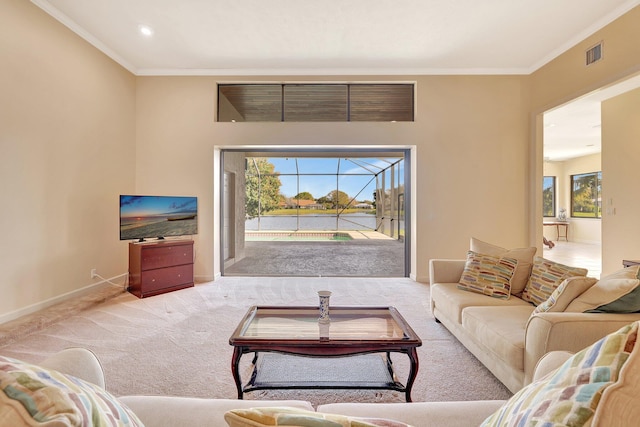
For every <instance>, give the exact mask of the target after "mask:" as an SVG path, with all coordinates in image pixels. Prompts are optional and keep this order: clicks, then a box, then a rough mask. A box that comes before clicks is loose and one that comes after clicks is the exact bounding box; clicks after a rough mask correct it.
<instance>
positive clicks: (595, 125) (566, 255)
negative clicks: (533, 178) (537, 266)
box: [543, 76, 640, 277]
mask: <svg viewBox="0 0 640 427" xmlns="http://www.w3.org/2000/svg"><path fill="white" fill-rule="evenodd" d="M639 86H640V77H638V76H635V77H632V78H629V79H627V80H625V81H622V82H619V83H617V84H614V85H612V86H609V87H607V88H603V89H600V90H597V91H594V92H593V93H590V94H588V95H586V96H584V97H581V98H579V99H576V100H573V101H571V102H569V103H567V104H564V105H562V106H560V107H558V108H555V109H553V110H550V111H547V112H545V113H544V116H543V160H544V162H543V180H544V182H545V184H543V212H544V213H543V221H544V222H547V223H548V222H553V221H557V220H558V219H559V218H560V219H562V217H564V216H566V218H567V225H566V226H565V228H564V230H563V231H564V233H558V231H557V228H556V227H543V233H544V236H545V237H546V238H547V239H549V240H552V241H553V242H554V243H555V246H554V247H553V248H549V247H546V246H545V247H543V250H544V257H545V258H548V259H551V260H554V261H557V262H560V263H565V264H569V265H580V266H584V267H585V268H588V270H589V275H590V276H594V277H599V276H600V274H601V271H602V269H603V266H602V238H603V235H602V233H603V228H602V219H603V216H604V215H606V214H607V211H609V210H611V206H609V205H608V204H606V203H603V200H605V199H604V198H603V196H602V184H601V182H604V183H605V184H604V185H606V182H607V178H606V176H604V177H603V175H604V174H603V173H602V169H603V168H602V160H601V154H602V150H603V149H606V148H605V147H603V144H602V124H601V117H602V114H601V106H602V102H603V101H605V100H608V99H610V98H613V97H616V96H618V95H621V94H623V93H626V92H629V91H631V90H634V89H636V88H637V87H639ZM605 191H606V189H605ZM609 193H611V189H610V190H609ZM551 194H552V196H551ZM585 195H589V197H586V196H585ZM565 233H567V234H568V236H567V234H565ZM563 234H564V235H565V236H566V237H563ZM558 240H559V241H558Z"/></svg>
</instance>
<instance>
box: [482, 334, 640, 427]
mask: <svg viewBox="0 0 640 427" xmlns="http://www.w3.org/2000/svg"><path fill="white" fill-rule="evenodd" d="M638 325H639V322H635V323H632V324H630V325H627V326H625V327H623V328H621V329H620V330H618V331H617V332H614V333H612V334H610V335H608V336H606V337H604V338H602V339H601V340H600V341H598V342H596V343H595V344H593V345H591V346H590V347H588V348H586V349H584V350H582V351H580V352H579V353H576V354H575V355H574V356H573V357H571V358H570V359H569V360H567V361H566V362H565V363H564V364H563V365H562V366H561V367H560V368H558V369H557V370H556V371H554V372H553V373H551V374H549V375H548V376H546V377H544V378H542V379H541V380H539V381H537V382H534V383H531V384H529V385H528V386H526V387H525V388H523V389H521V390H520V391H519V392H517V393H516V394H515V395H513V397H512V398H511V399H509V400H508V401H507V403H505V404H504V405H503V406H502V407H501V408H500V409H499V410H498V411H496V412H495V413H494V414H493V415H491V416H490V417H489V418H487V419H486V420H485V421H484V422H483V423H482V425H481V427H502V426H504V427H506V426H533V425H537V426H572V427H582V426H589V425H591V422H592V421H593V417H594V416H595V415H596V410H597V409H598V404H599V403H600V402H601V398H602V396H603V393H605V391H606V390H607V388H609V387H610V386H612V385H613V384H616V383H617V382H618V380H619V379H620V378H621V377H620V372H621V370H622V367H623V366H624V365H625V362H627V360H628V359H629V356H630V354H631V352H632V351H633V349H634V346H635V343H636V339H637V336H638ZM621 381H624V380H621ZM613 389H614V388H613V387H612V388H611V390H613ZM604 410H606V407H603V408H602V411H604ZM620 416H622V414H620ZM636 421H637V420H636ZM619 425H630V424H626V421H623V420H622V418H621V419H620V424H619Z"/></svg>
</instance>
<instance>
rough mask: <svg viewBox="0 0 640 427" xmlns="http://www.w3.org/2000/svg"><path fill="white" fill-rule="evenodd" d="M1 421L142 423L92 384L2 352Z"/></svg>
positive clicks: (0, 379)
mask: <svg viewBox="0 0 640 427" xmlns="http://www.w3.org/2000/svg"><path fill="white" fill-rule="evenodd" d="M0 424H2V425H7V426H20V425H73V426H81V425H87V426H89V425H96V426H97V425H100V426H105V427H106V426H119V427H125V426H142V425H143V424H142V422H141V421H140V420H139V419H138V417H137V416H136V415H135V414H134V413H133V412H131V411H130V410H129V409H128V408H127V407H126V406H124V405H123V404H121V403H120V402H118V400H117V399H116V398H115V397H114V396H112V395H111V394H109V393H107V392H106V391H105V390H104V389H102V388H100V387H98V386H96V385H94V384H91V383H88V382H85V381H83V380H80V379H78V378H75V377H72V376H70V375H65V374H62V373H60V372H58V371H55V370H52V369H45V368H42V367H39V366H36V365H32V364H30V363H25V362H21V361H19V360H15V359H11V358H8V357H2V356H0Z"/></svg>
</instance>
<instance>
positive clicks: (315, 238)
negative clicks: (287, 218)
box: [245, 231, 353, 242]
mask: <svg viewBox="0 0 640 427" xmlns="http://www.w3.org/2000/svg"><path fill="white" fill-rule="evenodd" d="M245 240H246V241H248V242H274V241H286V242H296V241H297V242H324V241H338V242H339V241H348V240H353V239H352V237H351V236H350V235H349V234H348V233H339V232H338V233H336V232H317V231H315V232H296V233H290V232H282V233H278V232H247V233H246V234H245Z"/></svg>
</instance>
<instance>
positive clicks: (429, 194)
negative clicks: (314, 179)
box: [136, 76, 529, 280]
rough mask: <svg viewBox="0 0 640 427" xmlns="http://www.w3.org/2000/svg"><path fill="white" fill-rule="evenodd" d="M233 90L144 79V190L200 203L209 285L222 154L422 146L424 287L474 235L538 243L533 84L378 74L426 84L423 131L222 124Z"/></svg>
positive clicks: (402, 126)
mask: <svg viewBox="0 0 640 427" xmlns="http://www.w3.org/2000/svg"><path fill="white" fill-rule="evenodd" d="M332 79H333V80H344V79H346V78H345V77H342V78H340V77H336V78H332ZM332 79H328V78H323V80H332ZM370 79H372V78H371V77H353V76H352V77H349V80H350V81H365V80H370ZM227 80H233V81H235V82H238V81H239V79H238V78H237V77H234V78H230V79H225V78H213V77H198V78H194V77H140V78H138V91H137V93H138V104H137V117H138V134H137V154H138V163H137V168H136V176H137V190H138V191H139V192H143V193H145V192H146V193H149V192H154V193H155V192H161V191H170V192H173V193H175V192H180V191H183V192H184V191H189V193H190V194H195V195H197V196H198V197H199V198H200V200H201V201H202V202H201V204H200V209H201V210H200V215H199V218H200V223H199V225H200V232H199V234H198V236H197V241H196V244H197V248H198V253H199V254H200V261H199V262H197V263H196V275H197V276H200V277H202V278H212V277H213V276H214V274H217V273H218V272H219V271H214V262H213V261H214V258H216V259H217V258H219V243H218V241H217V239H215V240H214V236H213V233H212V230H213V228H214V223H213V204H214V203H217V201H215V202H214V200H213V197H212V195H213V193H214V181H215V180H216V179H217V177H216V176H214V174H213V155H212V152H213V148H214V146H223V147H233V146H266V145H298V146H299V145H305V146H312V147H317V146H321V145H334V146H335V145H354V146H371V145H385V146H389V145H397V146H403V147H405V146H415V147H416V150H415V151H416V155H417V159H416V161H417V165H418V166H417V170H416V171H415V173H416V178H417V189H416V190H417V200H414V203H415V204H416V208H417V213H418V217H417V219H416V220H417V230H416V231H417V242H416V244H417V250H416V251H417V253H416V255H417V260H418V261H417V266H416V271H412V272H411V273H412V275H413V276H414V277H417V278H418V279H419V280H426V279H427V277H428V259H430V258H434V257H456V256H457V257H460V256H464V254H465V251H466V249H467V248H468V242H469V237H470V236H477V237H479V238H482V239H486V240H489V241H492V242H495V243H497V244H501V245H505V246H509V247H512V246H522V245H525V244H526V243H527V236H526V233H527V214H526V212H527V194H526V191H525V189H526V180H527V173H528V171H527V150H528V139H527V135H528V128H527V109H526V107H527V104H528V102H529V100H528V92H527V88H526V77H522V76H500V77H493V76H476V77H469V76H456V77H451V76H429V77H411V76H404V77H402V78H397V77H388V76H386V77H383V76H376V77H375V78H374V79H373V80H376V81H380V80H385V81H389V80H401V81H416V83H417V88H418V94H417V99H418V104H417V108H416V110H417V116H416V121H415V122H413V123H406V122H405V123H356V122H354V123H221V122H216V121H215V120H214V118H215V106H216V83H217V82H224V81H227ZM256 80H257V79H256V78H251V79H250V81H256ZM265 80H270V81H282V80H285V81H303V80H314V81H317V80H318V77H314V78H302V77H282V78H269V79H265ZM240 81H241V80H240ZM168 172H171V173H168ZM506 195H508V196H506ZM496 212H498V213H499V215H496Z"/></svg>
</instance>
